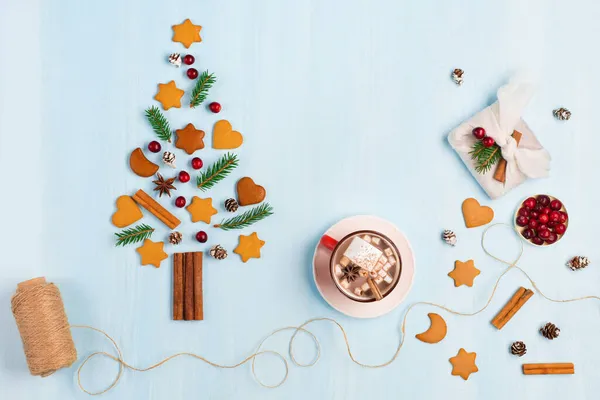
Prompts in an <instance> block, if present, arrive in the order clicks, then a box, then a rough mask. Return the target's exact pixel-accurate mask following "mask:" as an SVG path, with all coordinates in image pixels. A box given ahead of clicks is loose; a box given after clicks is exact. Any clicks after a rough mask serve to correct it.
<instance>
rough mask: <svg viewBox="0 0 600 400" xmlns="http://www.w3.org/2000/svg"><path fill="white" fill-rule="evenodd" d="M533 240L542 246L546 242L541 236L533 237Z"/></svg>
mask: <svg viewBox="0 0 600 400" xmlns="http://www.w3.org/2000/svg"><path fill="white" fill-rule="evenodd" d="M531 242H532V243H533V244H537V245H538V246H541V245H543V244H544V239H542V238H540V237H537V236H536V237H534V238H533V239H531Z"/></svg>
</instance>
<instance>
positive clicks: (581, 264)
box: [567, 256, 590, 271]
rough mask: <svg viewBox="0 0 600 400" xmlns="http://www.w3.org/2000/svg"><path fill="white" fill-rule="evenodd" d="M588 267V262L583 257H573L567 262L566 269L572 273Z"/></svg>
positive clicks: (587, 259)
mask: <svg viewBox="0 0 600 400" xmlns="http://www.w3.org/2000/svg"><path fill="white" fill-rule="evenodd" d="M588 265H590V260H589V258H587V257H584V256H575V257H573V258H571V259H570V260H569V261H568V262H567V267H569V268H571V270H573V271H576V270H578V269H582V268H585V267H587V266H588Z"/></svg>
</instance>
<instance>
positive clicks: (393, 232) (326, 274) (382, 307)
mask: <svg viewBox="0 0 600 400" xmlns="http://www.w3.org/2000/svg"><path fill="white" fill-rule="evenodd" d="M360 230H373V231H377V232H381V233H383V234H384V235H385V236H387V237H388V238H389V239H390V240H391V241H392V242H394V244H395V245H396V247H397V249H398V251H399V253H400V257H401V258H402V274H401V275H400V280H399V281H398V284H397V285H396V287H395V288H394V290H392V292H391V293H389V294H388V295H387V296H386V297H385V298H384V299H383V300H381V301H376V302H370V303H361V302H358V301H354V300H351V299H349V298H348V297H346V296H344V295H343V294H342V292H340V291H339V290H338V288H337V287H336V286H335V283H334V282H333V280H332V278H331V272H330V270H329V257H330V254H331V252H330V251H329V250H327V249H326V248H324V247H323V246H322V245H320V244H317V248H316V249H315V255H314V256H313V275H314V278H315V284H316V285H317V289H319V292H320V293H321V296H323V298H324V299H325V301H326V302H327V303H329V305H330V306H331V307H333V308H335V309H336V310H338V311H339V312H341V313H343V314H346V315H349V316H351V317H356V318H375V317H379V316H381V315H384V314H387V313H389V312H390V311H392V310H393V309H394V308H396V307H398V305H400V303H402V301H403V300H404V298H405V297H406V296H407V295H408V292H409V291H410V288H411V286H412V282H413V278H414V276H415V257H414V255H413V251H412V248H411V247H410V243H408V240H407V239H406V237H405V236H404V234H403V233H402V232H400V231H399V230H398V228H396V227H395V226H394V225H393V224H392V223H391V222H388V221H386V220H384V219H382V218H379V217H375V216H372V215H357V216H354V217H349V218H345V219H343V220H341V221H339V222H338V223H336V224H335V225H333V226H332V227H331V228H329V229H328V230H327V231H326V232H325V233H323V235H329V236H331V237H333V238H337V239H340V238H342V237H344V236H346V235H348V234H350V233H352V232H356V231H360Z"/></svg>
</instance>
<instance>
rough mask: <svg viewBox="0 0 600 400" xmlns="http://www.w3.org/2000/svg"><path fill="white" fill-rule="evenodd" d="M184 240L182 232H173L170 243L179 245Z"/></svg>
mask: <svg viewBox="0 0 600 400" xmlns="http://www.w3.org/2000/svg"><path fill="white" fill-rule="evenodd" d="M182 239H183V235H182V234H181V232H177V231H175V232H171V234H170V235H169V243H171V244H179V243H181V240H182Z"/></svg>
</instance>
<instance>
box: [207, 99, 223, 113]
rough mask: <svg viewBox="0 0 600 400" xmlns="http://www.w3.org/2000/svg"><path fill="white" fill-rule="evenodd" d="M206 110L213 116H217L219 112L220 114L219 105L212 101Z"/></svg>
mask: <svg viewBox="0 0 600 400" xmlns="http://www.w3.org/2000/svg"><path fill="white" fill-rule="evenodd" d="M208 108H209V109H210V111H212V112H213V113H215V114H218V113H219V112H221V105H220V104H219V103H217V102H216V101H213V102H212V103H210V104H209V105H208Z"/></svg>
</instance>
